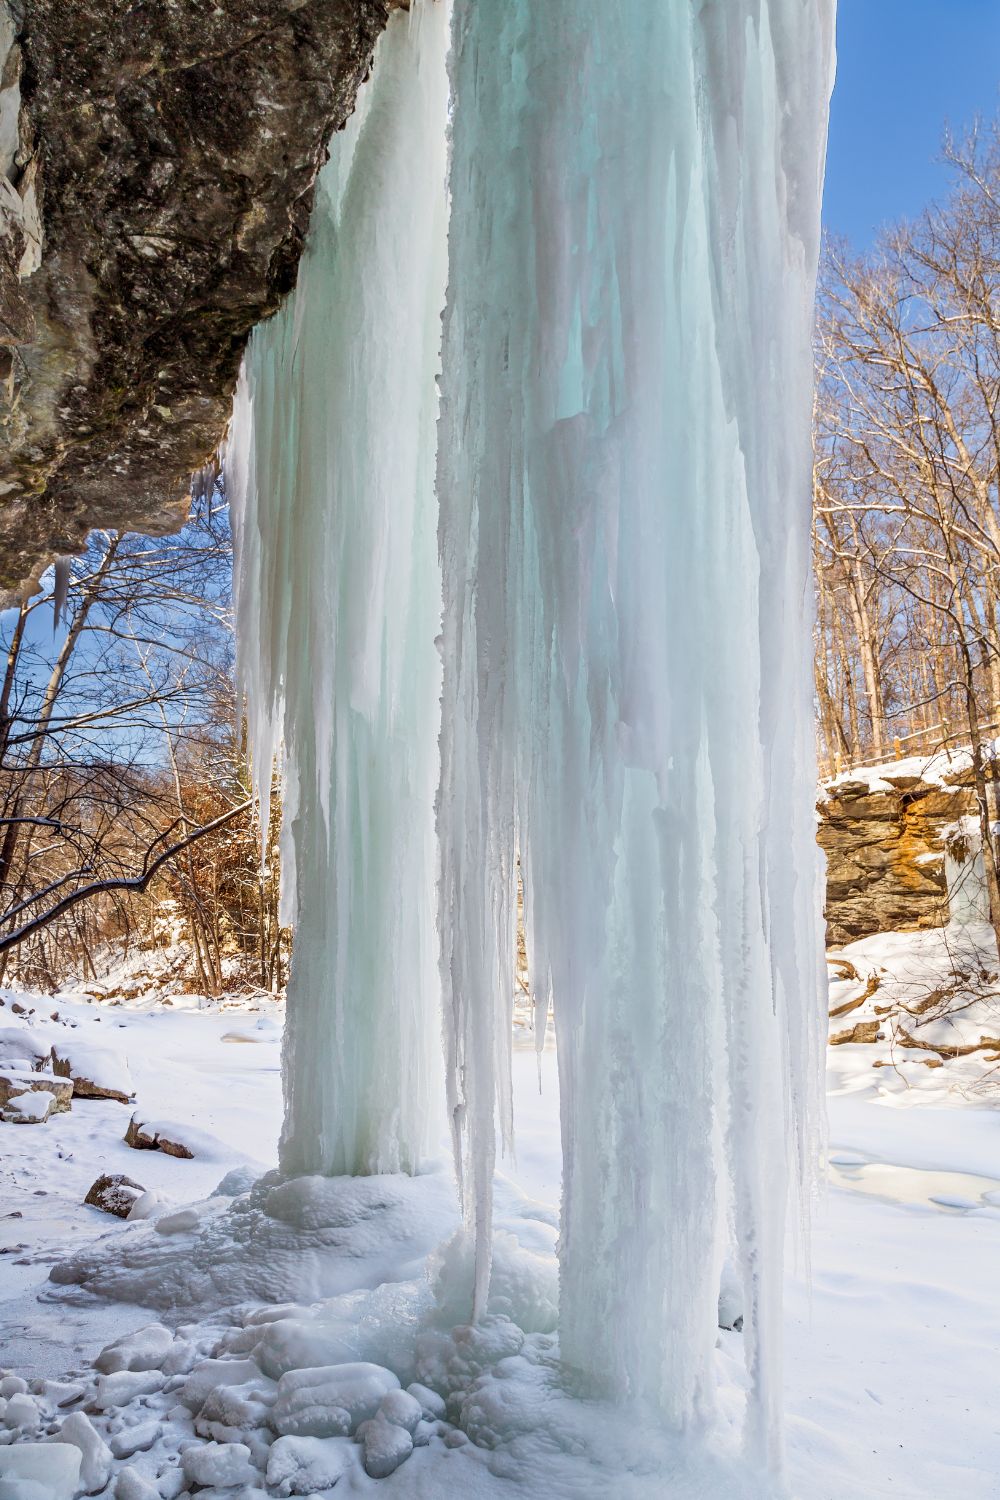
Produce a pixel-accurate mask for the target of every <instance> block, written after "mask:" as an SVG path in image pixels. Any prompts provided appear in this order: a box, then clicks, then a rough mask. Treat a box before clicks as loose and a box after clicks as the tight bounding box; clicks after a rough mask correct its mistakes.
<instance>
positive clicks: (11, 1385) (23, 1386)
mask: <svg viewBox="0 0 1000 1500" xmlns="http://www.w3.org/2000/svg"><path fill="white" fill-rule="evenodd" d="M27 1389H28V1382H27V1381H26V1380H22V1379H21V1377H20V1375H5V1376H4V1378H3V1379H2V1380H0V1396H3V1398H4V1400H5V1401H6V1400H9V1399H10V1397H11V1396H20V1395H21V1394H22V1393H23V1392H24V1391H26V1390H27Z"/></svg>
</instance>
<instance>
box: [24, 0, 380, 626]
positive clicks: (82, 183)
mask: <svg viewBox="0 0 1000 1500" xmlns="http://www.w3.org/2000/svg"><path fill="white" fill-rule="evenodd" d="M392 3H393V0H73V3H72V4H68V3H66V0H0V591H3V592H4V593H5V594H6V596H7V598H8V599H9V597H10V594H11V591H15V590H17V589H19V588H20V587H22V586H23V584H24V583H25V581H27V580H30V579H31V578H32V577H33V576H37V573H38V571H39V570H40V569H41V568H42V567H44V565H45V564H46V563H47V562H48V561H50V560H51V558H52V557H53V556H54V555H56V554H58V553H65V552H69V551H72V550H74V549H76V548H77V547H79V545H80V543H81V542H82V540H83V538H84V536H85V535H86V533H87V531H88V530H89V529H91V528H92V527H94V526H97V525H102V526H109V527H118V528H131V529H138V530H142V531H146V532H156V531H162V530H169V529H171V528H172V527H173V526H175V525H177V524H178V521H179V519H180V516H181V513H182V511H183V509H184V505H185V501H186V497H187V494H188V490H189V486H190V475H191V473H192V471H194V470H196V469H198V468H199V467H200V466H201V465H202V464H204V463H205V462H206V460H208V458H209V457H210V456H211V454H212V453H213V451H214V449H215V447H216V445H217V444H218V442H219V439H220V437H221V436H222V433H223V430H224V428H225V424H226V421H227V418H228V415H229V410H230V404H231V397H232V391H233V386H234V383H235V379H236V374H237V371H238V368H239V362H240V357H241V355H242V351H243V347H244V345H245V343H246V339H247V336H248V334H249V332H250V329H251V328H252V327H253V325H254V324H255V323H257V322H258V321H259V320H260V319H261V318H265V317H267V316H268V315H269V314H271V313H272V312H273V311H274V310H275V308H276V307H277V306H278V303H279V301H280V299H281V297H282V295H283V294H284V293H285V292H287V291H288V290H289V289H290V288H291V286H292V285H293V283H294V280H295V273H296V267H297V265H298V260H299V256H300V253H301V250H302V244H303V238H304V235H305V231H306V226H307V223H308V219H309V211H310V207H311V204H312V195H313V185H314V182H315V178H316V173H317V171H318V169H319V166H320V165H321V163H322V161H323V159H324V156H325V149H326V143H327V141H328V139H329V137H330V134H331V132H332V131H334V130H335V129H337V128H339V127H340V126H341V125H342V124H343V122H344V120H345V119H346V117H347V116H348V114H349V113H350V111H351V109H352V107H353V103H354V99H355V95H356V92H357V89H358V85H359V83H360V81H361V79H362V78H363V77H364V75H365V73H366V71H367V69H368V67H369V65H370V61H371V54H372V49H373V47H374V44H375V41H376V39H377V37H378V34H379V32H380V31H381V29H382V28H383V26H384V25H385V22H386V19H387V17H388V13H389V10H390V9H391V8H392Z"/></svg>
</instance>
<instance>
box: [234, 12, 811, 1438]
mask: <svg viewBox="0 0 1000 1500" xmlns="http://www.w3.org/2000/svg"><path fill="white" fill-rule="evenodd" d="M833 12H834V0H655V3H653V0H650V3H647V4H642V5H640V4H638V3H637V0H574V3H572V4H570V3H569V0H546V3H544V4H540V3H538V0H503V3H500V0H495V3H494V0H490V3H485V0H455V4H454V10H453V20H452V51H451V61H450V100H449V85H448V84H447V83H446V80H445V75H444V55H445V50H446V36H445V31H446V24H447V23H446V7H445V6H444V4H442V3H429V0H426V3H423V4H421V5H420V6H419V7H418V8H415V10H414V12H413V17H412V19H409V20H408V19H406V18H404V17H401V16H399V15H398V14H397V15H396V16H395V17H394V19H393V20H392V21H391V23H390V28H389V32H388V34H387V36H386V37H385V39H384V40H383V42H382V43H381V44H380V47H379V51H378V56H377V60H376V64H375V68H374V72H373V78H372V82H371V83H370V84H369V85H368V86H367V87H366V89H365V90H364V97H363V99H362V101H361V104H360V105H359V109H358V112H357V114H356V115H355V117H354V119H353V120H352V122H351V123H350V125H349V127H348V129H347V131H345V132H344V133H343V134H342V135H341V136H339V137H338V138H337V140H336V141H335V142H334V146H333V155H332V158H331V162H330V164H329V166H328V167H327V168H326V169H325V171H324V173H323V175H322V178H321V184H320V192H319V196H318V199H317V205H316V209H315V213H314V221H313V227H312V231H311V236H310V243H309V248H308V253H307V255H306V258H305V260H304V262H303V266H302V271H301V273H300V283H299V287H298V289H297V291H296V293H295V296H294V298H293V300H292V302H291V303H290V304H289V306H288V307H287V308H286V309H285V311H284V312H283V313H282V314H281V315H280V316H279V317H278V318H276V319H274V320H273V321H272V322H271V323H270V324H268V325H267V326H266V327H264V328H262V329H261V330H259V331H258V333H257V334H256V335H255V336H254V339H253V341H252V345H251V349H250V353H249V356H248V361H247V370H246V376H245V380H244V383H243V385H242V387H241V392H240V396H239V400H238V404H237V416H236V422H235V431H234V438H233V443H232V456H231V459H230V474H231V482H232V485H233V490H234V496H235V506H236V510H237V521H238V528H237V529H238V536H237V540H238V575H239V588H238V610H239V633H240V657H241V663H242V669H241V670H242V681H243V683H244V685H245V687H246V689H247V691H248V693H249V697H250V703H251V708H252V732H253V744H254V753H255V763H256V765H257V768H258V774H259V776H260V777H261V784H262V788H263V786H264V785H265V784H266V782H267V778H268V773H269V770H270V765H271V760H272V756H273V755H274V754H275V752H276V751H277V749H278V747H279V742H283V745H284V756H285V766H286V812H285V820H286V842H287V844H288V857H287V861H286V869H287V870H288V871H290V873H291V874H292V875H293V876H294V898H293V903H292V909H293V910H294V914H295V918H296V946H295V960H294V967H293V973H292V979H291V985H290V990H289V1000H288V1017H289V1031H288V1042H287V1051H286V1060H285V1071H286V1088H287V1117H286V1124H285V1130H284V1136H283V1141H282V1164H283V1167H284V1169H285V1171H286V1172H306V1171H323V1172H372V1171H387V1170H396V1169H400V1168H402V1169H405V1170H413V1169H414V1168H415V1167H417V1166H418V1165H419V1163H420V1161H421V1160H422V1158H423V1155H424V1152H425V1150H426V1140H427V1128H428V1127H427V1120H428V1118H429V1117H431V1115H432V1111H431V1109H430V1103H431V1100H432V1099H433V1097H434V1096H435V1078H434V1066H433V1060H432V1058H431V1056H430V1053H429V1050H428V1049H429V1047H433V1045H434V1042H435V1032H436V1029H437V1024H436V1019H435V1014H436V1004H437V993H436V989H435V978H434V974H433V952H432V949H433V946H434V937H433V934H434V923H435V910H434V890H433V885H434V882H433V876H432V873H431V871H432V869H433V861H434V851H433V837H432V814H431V807H432V802H433V789H434V784H435V782H436V779H437V776H438V771H439V769H440V787H439V791H438V799H437V832H438V840H439V854H438V859H439V868H438V877H439V878H438V889H437V912H436V918H437V924H438V928H439V931H440V942H441V962H440V978H441V986H442V988H443V1010H444V1036H445V1094H446V1099H447V1106H448V1113H449V1119H450V1122H451V1127H452V1131H453V1136H454V1143H455V1150H456V1159H457V1163H458V1167H459V1177H460V1185H461V1188H462V1193H463V1201H464V1205H465V1210H466V1215H467V1219H468V1222H469V1224H470V1226H471V1227H473V1228H474V1229H475V1232H476V1242H477V1271H476V1294H475V1310H476V1312H477V1313H480V1312H482V1310H483V1309H484V1307H485V1305H486V1294H487V1290H488V1283H489V1273H490V1253H491V1244H492V1235H491V1213H492V1209H491V1193H492V1178H493V1167H494V1161H495V1155H496V1150H497V1139H498V1136H499V1140H500V1143H501V1146H502V1148H503V1149H507V1148H508V1147H509V1146H510V1144H511V1143H512V1139H513V1121H512V1119H511V1087H510V1045H511V1041H510V1009H511V997H512V994H513V988H514V983H513V962H514V951H515V928H516V913H517V901H516V893H517V877H518V868H519V867H520V870H521V873H522V876H523V881H524V891H525V917H526V930H527V940H528V949H529V967H530V971H531V975H532V982H533V986H534V993H535V1000H536V1004H537V1006H538V1008H539V1012H540V1014H541V1015H542V1016H544V1014H545V1013H546V1012H547V1008H548V1006H549V1004H550V1003H551V1004H552V1006H553V1007H554V1012H555V1018H556V1027H557V1036H558V1049H559V1070H560V1087H561V1108H562V1143H563V1159H564V1181H563V1204H562V1227H561V1236H560V1275H561V1285H560V1339H561V1349H562V1354H563V1358H564V1361H565V1363H566V1366H567V1368H568V1369H569V1370H571V1371H573V1372H575V1378H576V1379H577V1380H578V1381H579V1383H580V1385H581V1388H583V1389H588V1390H591V1391H595V1392H598V1393H611V1394H614V1395H615V1396H618V1397H636V1398H639V1399H641V1400H643V1401H645V1402H649V1403H651V1404H652V1405H654V1406H656V1407H658V1408H659V1409H660V1410H661V1412H662V1413H663V1415H664V1417H665V1418H666V1419H667V1420H668V1421H670V1422H671V1423H673V1424H676V1425H678V1426H685V1425H688V1424H690V1423H692V1422H695V1421H698V1420H699V1419H700V1418H701V1417H703V1416H704V1415H705V1414H706V1413H707V1412H708V1411H709V1410H710V1407H711V1396H712V1372H711V1359H712V1351H713V1348H714V1344H715V1339H716V1317H717V1296H718V1290H719V1278H720V1271H721V1266H722V1261H723V1257H724V1255H725V1254H726V1253H727V1250H728V1249H729V1247H730V1246H731V1245H732V1246H735V1254H736V1258H737V1264H738V1265H739V1267H740V1269H741V1275H742V1279H743V1286H744V1302H745V1309H746V1315H745V1324H744V1339H745V1347H746V1352H747V1362H748V1369H749V1373H750V1378H751V1401H750V1404H749V1410H750V1419H749V1426H748V1436H749V1439H750V1443H751V1447H752V1450H753V1451H754V1452H755V1453H756V1454H757V1455H758V1456H760V1457H767V1458H768V1459H769V1460H770V1461H772V1462H775V1461H776V1460H777V1459H778V1456H779V1453H778V1450H779V1447H780V1434H779V1423H778V1408H779V1388H780V1338H779V1320H780V1289H781V1278H782V1256H783V1239H784V1228H785V1207H786V1198H787V1192H786V1186H787V1184H788V1183H789V1182H791V1183H792V1184H793V1185H794V1184H798V1185H799V1187H800V1188H802V1187H807V1186H808V1183H809V1180H810V1173H811V1171H812V1168H813V1166H814V1163H815V1160H816V1156H817V1145H818V1140H819V1134H820V1126H821V1106H820V1103H819V1101H820V1098H821V1089H820V1085H821V1077H822V1041H823V1035H824V1026H823V1020H824V1010H825V999H824V993H823V985H822V983H821V974H822V970H821V961H822V950H821V943H820V923H819V905H820V902H819V879H818V876H819V870H818V856H817V853H816V848H815V841H814V826H813V825H814V818H813V805H812V804H813V791H814V769H815V768H814V761H813V731H812V690H811V669H810V650H811V631H810V625H811V590H810V583H809V556H810V548H809V513H810V446H809V426H810V402H811V391H812V368H811V356H810V330H811V318H812V301H813V289H814V279H815V269H816V260H817V253H818V236H819V205H820V189H821V176H822V163H823V155H824V147H825V129H826V111H827V101H828V96H829V88H830V83H831V71H832V50H833ZM449 109H450V122H451V123H450V138H451V155H450V176H449V191H450V226H449V229H448V259H449V265H448V270H447V280H448V289H447V302H446V304H445V298H444V278H445V267H444V261H445V254H444V248H445V247H444V234H445V228H444V225H445V198H444V194H443V190H442V188H441V182H442V179H443V174H444V156H443V153H444V149H445V117H446V111H447V110H449ZM443 305H444V306H445V318H444V334H443V344H442V347H441V351H440V353H441V365H440V370H441V415H440V424H439V428H438V439H437V499H436V501H435V497H434V493H433V490H434V483H433V481H434V463H435V454H434V449H435V429H434V423H435V414H436V391H435V384H434V381H435V375H436V373H437V370H438V352H439V351H438V345H439V342H440V325H439V322H438V318H439V313H440V311H441V308H442V306H443ZM438 510H439V516H438V522H437V524H438V546H439V557H440V574H439V571H438V565H437V560H436V558H435V552H434V539H433V527H434V522H435V516H436V515H437V514H438ZM442 584H443V601H444V613H443V626H442V627H441V637H440V647H441V657H442V659H443V663H444V672H443V684H442V683H441V678H440V675H439V666H438V656H437V653H436V652H435V649H434V637H435V635H436V634H437V632H438V629H439V603H440V601H439V587H440V586H441V585H442ZM439 692H440V694H441V709H440V711H439V710H438V694H439ZM439 723H440V729H441V742H440V768H439V766H438V757H437V742H436V737H437V731H438V725H439ZM262 806H266V796H265V795H264V793H263V790H262ZM543 1030H544V1028H543V1027H542V1026H539V1028H538V1033H539V1036H541V1034H542V1032H543Z"/></svg>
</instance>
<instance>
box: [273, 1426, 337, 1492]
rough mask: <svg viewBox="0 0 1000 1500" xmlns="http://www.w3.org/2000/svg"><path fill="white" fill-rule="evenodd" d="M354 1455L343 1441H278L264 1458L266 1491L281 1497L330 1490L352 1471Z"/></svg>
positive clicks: (280, 1439)
mask: <svg viewBox="0 0 1000 1500" xmlns="http://www.w3.org/2000/svg"><path fill="white" fill-rule="evenodd" d="M354 1452H355V1450H354V1446H353V1444H352V1443H350V1442H348V1441H346V1440H345V1439H343V1438H325V1439H324V1438H310V1437H280V1438H278V1440H277V1442H275V1443H274V1444H273V1446H272V1447H271V1451H270V1453H269V1454H268V1458H267V1483H268V1488H269V1489H271V1490H273V1491H274V1493H275V1494H276V1495H279V1496H282V1497H284V1496H286V1495H312V1494H313V1493H314V1492H317V1491H320V1490H326V1489H330V1488H331V1487H332V1486H333V1485H335V1484H336V1483H337V1481H338V1480H339V1479H341V1478H342V1477H343V1475H344V1474H346V1473H347V1472H348V1470H349V1469H350V1468H351V1467H352V1465H353V1463H354Z"/></svg>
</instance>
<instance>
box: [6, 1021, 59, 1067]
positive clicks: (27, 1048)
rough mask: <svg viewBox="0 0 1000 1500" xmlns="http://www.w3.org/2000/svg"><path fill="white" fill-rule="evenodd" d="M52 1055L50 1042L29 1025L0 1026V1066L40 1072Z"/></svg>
mask: <svg viewBox="0 0 1000 1500" xmlns="http://www.w3.org/2000/svg"><path fill="white" fill-rule="evenodd" d="M51 1057H52V1043H51V1042H49V1041H47V1040H46V1039H45V1038H44V1037H42V1036H40V1035H39V1033H38V1032H37V1031H34V1030H33V1029H32V1028H31V1027H30V1026H0V1067H3V1068H18V1067H24V1068H28V1069H30V1070H31V1071H32V1072H35V1073H40V1072H41V1071H42V1070H43V1068H46V1067H47V1066H48V1064H49V1062H50V1060H51Z"/></svg>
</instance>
